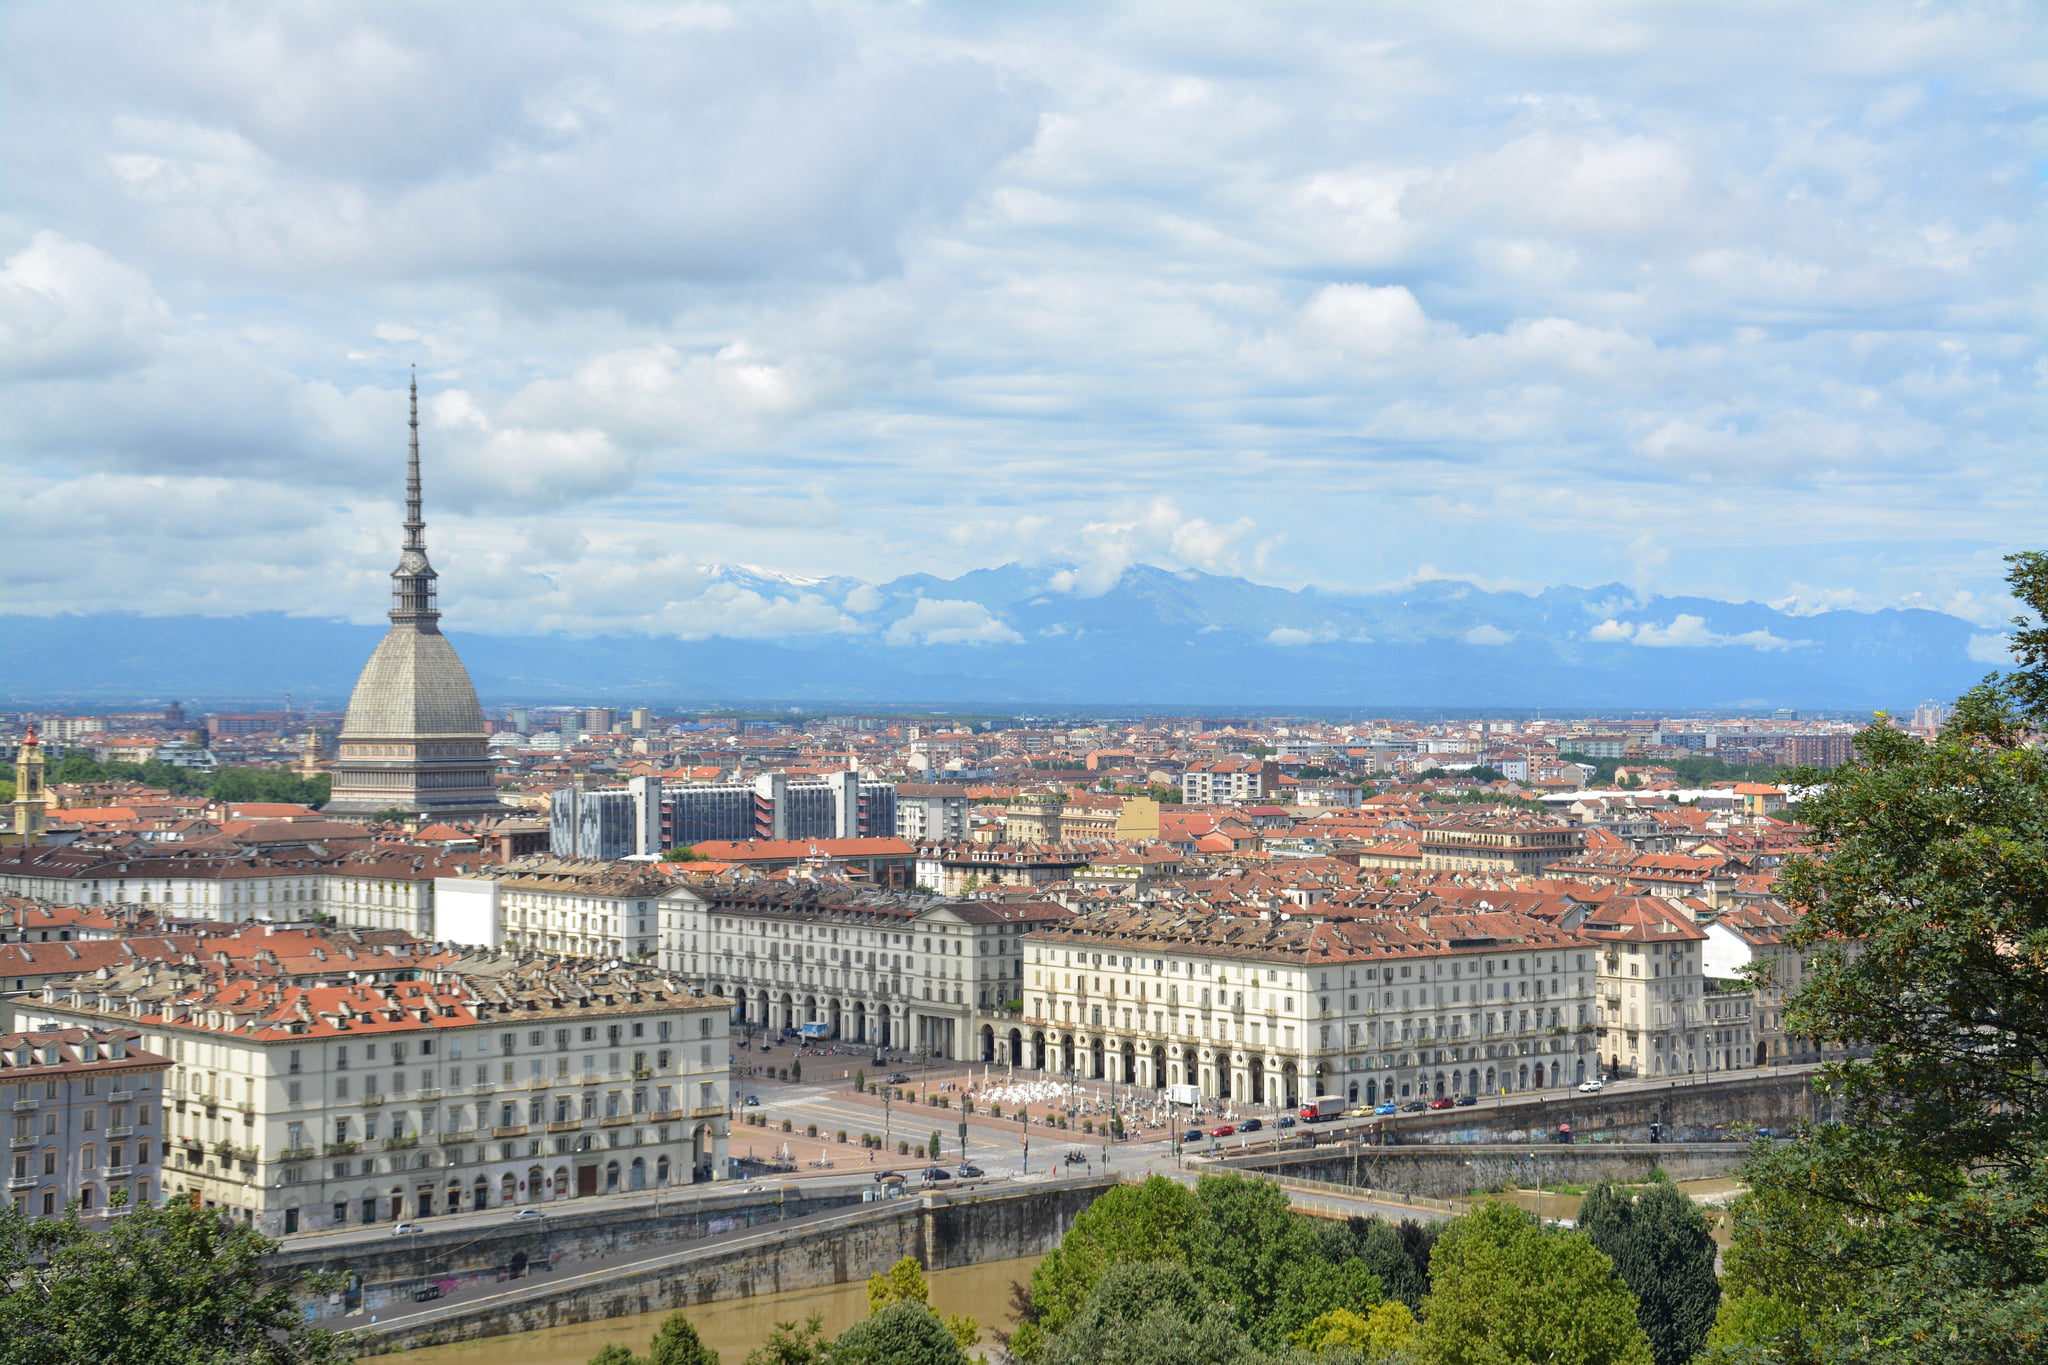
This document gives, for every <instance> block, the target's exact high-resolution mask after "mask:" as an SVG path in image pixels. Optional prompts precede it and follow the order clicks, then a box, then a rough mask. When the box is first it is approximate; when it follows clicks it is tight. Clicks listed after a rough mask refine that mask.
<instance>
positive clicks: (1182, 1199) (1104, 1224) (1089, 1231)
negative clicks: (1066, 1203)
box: [1011, 1175, 1202, 1360]
mask: <svg viewBox="0 0 2048 1365" xmlns="http://www.w3.org/2000/svg"><path fill="white" fill-rule="evenodd" d="M1201 1219H1202V1207H1201V1205H1200V1203H1198V1202H1197V1201H1196V1199H1195V1193H1194V1191H1193V1190H1190V1189H1189V1188H1188V1187H1187V1186H1185V1185H1182V1184H1181V1183H1179V1182H1178V1181H1174V1180H1168V1179H1167V1178H1166V1177H1165V1176H1158V1175H1155V1176H1150V1177H1148V1178H1147V1179H1146V1180H1145V1181H1144V1183H1143V1184H1138V1185H1119V1186H1117V1187H1116V1188H1115V1189H1113V1190H1111V1191H1109V1192H1108V1193H1107V1194H1104V1195H1103V1196H1102V1197H1101V1198H1100V1199H1097V1200H1096V1201H1095V1202H1094V1203H1093V1204H1090V1205H1089V1206H1088V1208H1087V1210H1086V1211H1085V1212H1083V1213H1082V1214H1081V1216H1080V1217H1078V1218H1076V1219H1075V1220H1074V1226H1073V1227H1072V1228H1070V1229H1068V1230H1067V1235H1066V1236H1065V1237H1064V1238H1062V1239H1061V1240H1060V1244H1059V1245H1058V1246H1057V1247H1055V1248H1053V1250H1052V1251H1051V1252H1050V1253H1048V1254H1047V1256H1046V1258H1045V1259H1044V1260H1042V1261H1040V1262H1039V1263H1038V1268H1037V1269H1036V1270H1034V1271H1032V1272H1031V1301H1030V1302H1031V1311H1032V1313H1033V1314H1034V1315H1035V1317H1036V1321H1027V1322H1026V1323H1025V1324H1024V1326H1023V1327H1021V1328H1020V1329H1019V1330H1018V1332H1017V1334H1016V1337H1015V1338H1014V1339H1013V1340H1012V1342H1011V1350H1012V1352H1013V1353H1015V1354H1016V1355H1017V1356H1018V1357H1019V1358H1020V1359H1026V1360H1028V1359H1030V1358H1031V1355H1032V1352H1033V1351H1034V1349H1035V1347H1036V1346H1037V1344H1038V1343H1039V1342H1041V1341H1042V1340H1043V1338H1044V1336H1047V1335H1051V1334H1056V1333H1058V1332H1059V1331H1060V1330H1061V1329H1062V1328H1064V1327H1065V1326H1066V1325H1067V1324H1068V1323H1069V1322H1071V1321H1072V1320H1073V1318H1074V1316H1075V1315H1076V1314H1078V1313H1079V1312H1080V1311H1081V1309H1082V1307H1083V1306H1084V1305H1085V1304H1086V1303H1087V1302H1088V1296H1089V1295H1090V1294H1092V1293H1094V1292H1095V1285H1096V1282H1097V1281H1099V1280H1100V1279H1101V1278H1102V1276H1103V1275H1104V1273H1106V1272H1107V1271H1108V1270H1109V1268H1110V1267H1111V1266H1113V1265H1116V1264H1117V1263H1119V1262H1122V1261H1171V1262H1174V1263H1177V1264H1180V1265H1186V1264H1188V1262H1189V1261H1190V1259H1191V1257H1192V1246H1193V1238H1194V1236H1195V1232H1196V1228H1197V1226H1198V1225H1199V1223H1200V1221H1201Z"/></svg>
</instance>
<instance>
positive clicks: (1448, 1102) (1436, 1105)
mask: <svg viewBox="0 0 2048 1365" xmlns="http://www.w3.org/2000/svg"><path fill="white" fill-rule="evenodd" d="M1456 1103H1457V1101H1456V1100H1454V1099H1452V1098H1451V1097H1450V1096H1449V1095H1438V1096H1437V1097H1436V1098H1435V1099H1433V1100H1431V1101H1430V1102H1429V1107H1430V1108H1432V1109H1449V1108H1450V1107H1451V1106H1452V1105H1454V1104H1456Z"/></svg>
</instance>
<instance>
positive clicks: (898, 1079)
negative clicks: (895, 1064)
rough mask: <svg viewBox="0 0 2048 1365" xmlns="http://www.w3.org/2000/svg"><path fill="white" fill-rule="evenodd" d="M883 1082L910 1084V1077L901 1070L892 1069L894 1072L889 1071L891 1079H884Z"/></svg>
mask: <svg viewBox="0 0 2048 1365" xmlns="http://www.w3.org/2000/svg"><path fill="white" fill-rule="evenodd" d="M883 1084H884V1085H909V1084H910V1077H908V1076H906V1075H904V1074H903V1073H902V1072H900V1071H892V1072H890V1073H889V1079H888V1080H886V1081H884V1082H883Z"/></svg>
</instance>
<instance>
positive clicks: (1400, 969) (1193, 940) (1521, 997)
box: [1002, 905, 1595, 1108]
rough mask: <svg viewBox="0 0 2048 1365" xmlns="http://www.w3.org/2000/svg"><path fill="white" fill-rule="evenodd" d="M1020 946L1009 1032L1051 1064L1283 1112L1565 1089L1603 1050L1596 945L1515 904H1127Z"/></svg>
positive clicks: (1027, 1060) (1008, 1041)
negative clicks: (1255, 909)
mask: <svg viewBox="0 0 2048 1365" xmlns="http://www.w3.org/2000/svg"><path fill="white" fill-rule="evenodd" d="M1425 911H1426V912H1425ZM1025 948H1026V953H1025V980H1024V1012H1023V1017H1022V1018H1021V1019H1020V1020H1019V1021H1018V1022H1017V1023H1016V1024H1015V1025H1014V1026H1013V1027H1012V1028H1011V1029H1010V1030H1009V1033H1008V1036H1007V1038H1005V1039H1004V1040H1002V1042H1003V1044H1005V1045H1006V1049H1007V1051H1008V1052H1009V1053H1010V1055H1012V1056H1013V1057H1015V1058H1016V1060H1017V1062H1018V1064H1020V1065H1023V1066H1029V1067H1036V1068H1039V1069H1042V1070H1044V1071H1047V1072H1050V1073H1055V1074H1068V1073H1071V1074H1073V1075H1076V1076H1078V1077H1081V1078H1090V1079H1093V1078H1101V1079H1107V1080H1113V1081H1116V1082H1119V1083H1122V1084H1129V1085H1137V1086H1148V1087H1160V1086H1166V1085H1182V1084H1185V1085H1193V1086H1196V1087H1197V1088H1198V1089H1199V1090H1200V1092H1201V1093H1202V1094H1203V1095H1205V1096H1209V1097H1214V1098H1222V1099H1234V1100H1237V1101H1239V1102H1241V1103H1247V1104H1259V1105H1268V1106H1272V1107H1275V1108H1280V1107H1287V1106H1293V1105H1297V1104H1299V1103H1301V1102H1302V1101H1303V1100H1304V1099H1306V1098H1311V1097H1314V1096H1317V1095H1330V1094H1335V1095H1342V1096H1344V1097H1345V1099H1346V1101H1347V1102H1351V1103H1370V1104H1377V1103H1380V1102H1383V1101H1388V1100H1392V1101H1395V1102H1401V1101H1406V1100H1412V1099H1427V1098H1434V1097H1437V1096H1441V1095H1450V1096H1456V1095H1461V1094H1497V1093H1504V1092H1515V1091H1521V1090H1529V1089H1537V1088H1543V1087H1549V1086H1559V1085H1566V1084H1571V1083H1574V1082H1576V1081H1578V1080H1582V1079H1584V1078H1585V1077H1586V1076H1587V1075H1589V1074H1591V1072H1592V1069H1593V1067H1594V1065H1595V1062H1594V1057H1593V1030H1594V1027H1595V1016H1594V997H1593V980H1594V965H1593V956H1594V953H1593V948H1592V945H1590V944H1588V943H1587V942H1586V941H1585V940H1584V939H1582V938H1580V937H1579V936H1578V935H1576V934H1574V933H1573V932H1571V931H1569V930H1563V929H1559V928H1557V927H1555V926H1553V925H1551V924H1549V923H1548V922H1546V921H1543V920H1540V919H1536V918H1533V917H1531V916H1527V915H1521V914H1514V913H1508V912H1496V911H1489V912H1483V913H1474V912H1470V911H1467V910H1465V909H1462V908H1459V907H1444V906H1442V905H1438V906H1436V907H1434V908H1433V909H1431V908H1428V907H1424V909H1422V910H1418V911H1417V912H1415V913H1406V912H1404V913H1401V914H1388V915H1378V916H1373V917H1370V918H1327V919H1326V918H1321V917H1318V916H1315V915H1312V914H1290V913H1287V912H1282V911H1270V910H1269V911H1265V912H1262V913H1257V914H1238V913H1228V912H1213V913H1205V912H1202V911H1192V912H1191V911H1190V910H1188V909H1187V908H1186V907H1176V908H1172V909H1166V908H1161V907H1154V906H1145V905H1135V906H1133V905H1125V906H1117V907H1112V908H1104V909H1100V910H1093V911H1089V912H1086V913H1083V914H1080V915H1076V916H1073V917H1072V918H1069V919H1067V920H1064V921H1060V922H1056V923H1050V924H1046V925H1043V926H1040V927H1039V928H1037V929H1035V930H1033V932H1032V933H1031V934H1030V935H1029V936H1028V937H1027V938H1026V940H1025Z"/></svg>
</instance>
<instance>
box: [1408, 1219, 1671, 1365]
mask: <svg viewBox="0 0 2048 1365" xmlns="http://www.w3.org/2000/svg"><path fill="white" fill-rule="evenodd" d="M1422 1358H1423V1360H1424V1361H1425V1362H1427V1363H1428V1365H1510V1363H1511V1362H1521V1361H1529V1362H1536V1361H1542V1362H1546V1365H1652V1361H1653V1357H1652V1356H1651V1354H1650V1343H1649V1340H1648V1338H1646V1337H1645V1336H1644V1335H1643V1329H1642V1328H1640V1327H1638V1326H1637V1325H1636V1301H1635V1296H1634V1295H1633V1294H1631V1293H1629V1291H1628V1286H1627V1285H1625V1284H1623V1283H1622V1282H1621V1278H1620V1276H1618V1275H1616V1274H1615V1273H1614V1263H1613V1262H1612V1261H1610V1260H1608V1259H1607V1257H1606V1256H1604V1255H1602V1254H1601V1253H1600V1251H1599V1250H1598V1249H1597V1248H1596V1247H1594V1245H1593V1244H1592V1243H1591V1242H1590V1241H1588V1240H1587V1239H1586V1238H1585V1237H1584V1236H1582V1235H1580V1234H1578V1233H1574V1232H1561V1231H1557V1230H1555V1229H1549V1228H1539V1227H1537V1226H1536V1221H1535V1220H1534V1219H1533V1218H1531V1217H1530V1216H1529V1215H1528V1214H1526V1213H1524V1212H1522V1211H1521V1210H1519V1209H1515V1208H1511V1207H1509V1206H1508V1205H1506V1204H1502V1203H1500V1202H1499V1201H1497V1200H1488V1201H1487V1202H1486V1203H1485V1204H1483V1205H1482V1206H1480V1207H1479V1208H1478V1209H1476V1210H1474V1211H1473V1212H1471V1213H1468V1214H1466V1215H1465V1216H1464V1217H1462V1218H1457V1219H1453V1220H1452V1221H1451V1222H1450V1224H1449V1225H1448V1226H1447V1227H1446V1228H1445V1229H1444V1232H1443V1235H1442V1236H1441V1237H1440V1238H1438V1239H1437V1244H1436V1248H1435V1251H1434V1253H1433V1254H1432V1257H1431V1260H1430V1287H1429V1297H1428V1298H1426V1299H1425V1300H1423V1312H1422Z"/></svg>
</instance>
